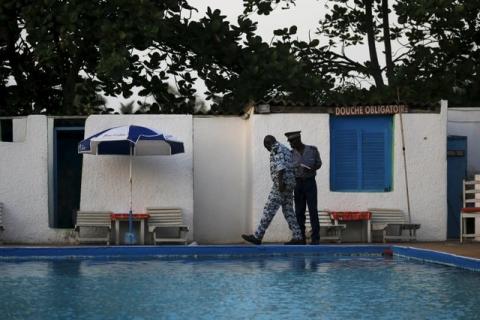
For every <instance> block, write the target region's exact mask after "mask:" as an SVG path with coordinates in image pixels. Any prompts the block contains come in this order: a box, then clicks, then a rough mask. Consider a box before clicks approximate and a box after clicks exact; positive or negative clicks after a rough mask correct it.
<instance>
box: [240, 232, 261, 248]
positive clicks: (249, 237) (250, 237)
mask: <svg viewBox="0 0 480 320" xmlns="http://www.w3.org/2000/svg"><path fill="white" fill-rule="evenodd" d="M242 238H243V240H245V241H248V242H250V243H253V244H257V245H258V244H262V240H260V239H257V238H256V237H255V236H254V235H253V234H242Z"/></svg>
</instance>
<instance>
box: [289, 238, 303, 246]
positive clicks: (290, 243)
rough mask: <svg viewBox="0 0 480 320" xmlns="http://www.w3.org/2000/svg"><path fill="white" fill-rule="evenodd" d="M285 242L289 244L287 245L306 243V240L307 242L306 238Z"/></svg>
mask: <svg viewBox="0 0 480 320" xmlns="http://www.w3.org/2000/svg"><path fill="white" fill-rule="evenodd" d="M284 244H285V245H287V246H289V245H303V244H306V242H305V240H304V239H292V240H290V241H288V242H285V243H284Z"/></svg>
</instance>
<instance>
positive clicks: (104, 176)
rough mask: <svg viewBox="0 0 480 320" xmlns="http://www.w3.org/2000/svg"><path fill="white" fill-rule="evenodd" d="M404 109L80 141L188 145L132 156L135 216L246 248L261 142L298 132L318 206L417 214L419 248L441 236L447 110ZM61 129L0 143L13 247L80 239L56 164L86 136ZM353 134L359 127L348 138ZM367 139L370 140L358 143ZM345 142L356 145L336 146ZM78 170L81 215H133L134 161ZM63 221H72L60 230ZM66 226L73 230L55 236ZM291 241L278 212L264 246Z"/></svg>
mask: <svg viewBox="0 0 480 320" xmlns="http://www.w3.org/2000/svg"><path fill="white" fill-rule="evenodd" d="M406 108H407V109H405V110H400V109H398V106H387V107H385V106H372V107H370V106H360V107H349V108H344V109H337V110H336V109H335V108H305V107H304V108H290V107H285V106H275V105H272V106H270V108H269V109H270V110H268V108H266V109H265V108H258V109H257V111H260V112H268V113H254V112H253V111H251V112H250V113H249V114H247V115H246V116H244V117H236V116H235V117H234V116H191V115H95V116H90V117H89V118H88V119H87V120H86V121H85V127H84V135H85V136H89V135H91V134H93V133H95V132H98V131H99V130H102V129H107V128H110V127H113V126H118V125H126V124H137V125H143V126H148V127H152V128H156V129H158V130H160V131H164V132H167V133H169V134H172V135H174V136H176V137H177V138H179V139H180V140H182V141H183V142H184V144H185V153H184V154H180V155H175V156H172V157H144V158H142V157H139V158H136V159H135V161H134V168H133V171H134V181H133V209H134V211H136V212H143V211H144V209H145V207H147V206H164V207H180V208H182V210H183V212H184V216H185V222H186V223H187V224H188V225H189V226H190V230H191V231H190V233H189V239H190V240H195V241H197V242H198V243H240V242H242V241H241V238H240V235H241V234H242V233H251V232H253V231H254V229H255V227H256V225H257V223H258V221H259V220H260V217H261V213H262V210H263V206H264V203H265V200H266V197H267V195H268V192H269V191H270V187H271V180H270V176H269V164H268V161H269V157H268V153H267V151H266V150H265V149H264V147H263V137H264V136H265V135H267V134H272V135H274V136H276V137H277V139H278V140H279V141H280V142H282V143H285V144H286V139H285V136H284V133H285V132H287V131H295V130H301V131H302V139H303V142H304V143H306V144H312V145H315V146H317V147H318V149H319V151H320V155H321V158H322V161H323V166H322V168H321V169H320V170H319V171H318V174H317V186H318V204H319V209H329V210H335V211H364V210H367V209H368V208H373V207H376V208H395V209H402V210H404V211H405V212H408V208H410V215H411V220H412V222H414V223H420V224H421V229H420V230H419V231H418V236H417V237H418V240H429V241H436V240H438V241H440V240H445V239H446V228H447V200H446V199H447V191H446V184H447V177H446V171H447V160H446V139H447V104H446V102H444V101H442V102H441V104H440V106H438V107H435V108H431V109H422V108H415V107H412V106H406ZM293 111H296V112H297V113H292V112H293ZM399 111H401V112H405V113H403V114H402V115H400V114H398V112H399ZM335 113H337V115H335ZM342 114H343V115H342ZM374 119H376V120H374ZM62 121H64V122H65V121H66V120H62V119H54V118H50V117H45V116H29V117H26V118H18V119H14V120H13V128H12V139H11V140H13V141H10V142H0V155H1V156H0V202H3V203H4V213H3V215H4V218H3V221H4V225H5V231H4V232H3V239H4V241H5V242H6V243H73V242H74V241H75V234H74V231H73V229H72V228H71V227H70V228H69V227H68V225H69V224H72V218H71V217H72V215H73V212H62V211H61V210H60V209H59V208H62V206H61V204H59V199H58V198H59V196H58V195H59V194H60V193H62V192H64V193H68V192H69V191H68V190H69V188H70V187H69V181H73V178H72V180H69V178H66V173H70V174H71V173H72V172H70V171H72V170H70V171H69V170H68V168H66V169H65V168H64V167H62V166H65V164H68V163H70V162H69V160H68V157H67V158H66V160H65V159H63V160H62V159H60V158H59V157H61V153H62V151H61V150H62V149H59V146H60V145H61V143H62V141H67V142H68V141H70V140H69V139H73V140H74V139H75V137H73V136H72V134H73V133H72V132H83V128H79V127H78V126H76V124H75V123H73V124H70V127H69V126H68V125H65V123H63V122H62ZM372 121H373V122H372ZM74 122H75V121H74ZM69 128H70V129H69ZM349 128H353V129H355V130H353V131H352V130H346V129H349ZM379 128H380V129H379ZM402 128H403V130H402ZM377 129H378V130H377ZM78 130H82V131H78ZM402 131H403V134H404V141H405V150H406V152H405V155H406V157H405V159H404V157H403V152H402V150H403V146H402ZM364 134H366V135H367V136H365V138H364V139H365V140H361V139H363V138H362V137H364V136H363V135H364ZM346 136H347V137H349V138H348V139H350V140H348V139H347V141H350V142H349V143H350V144H348V143H347V144H344V142H342V141H344V140H342V139H340V138H342V137H343V138H345V137H346ZM379 137H382V138H381V139H380V138H379ZM76 138H77V139H78V137H76ZM352 139H353V140H352ZM358 139H360V140H358ZM362 141H376V142H375V143H374V144H371V143H369V142H368V143H367V142H362ZM352 143H353V144H352ZM66 145H68V143H66ZM70 145H72V144H71V143H70ZM355 146H356V147H355ZM65 148H66V147H65ZM355 148H357V149H355ZM64 150H66V149H64ZM59 154H60V155H59ZM349 157H350V158H349ZM372 157H373V158H372ZM379 157H380V158H379ZM333 158H335V159H336V160H335V161H332V159H333ZM352 159H356V160H357V162H358V163H356V164H355V165H354V166H353V167H352V166H349V163H350V162H349V161H350V160H352ZM379 159H380V160H379ZM62 161H63V162H62ZM61 163H63V165H61ZM405 163H406V166H405V165H404V164H405ZM67 167H68V165H67ZM352 170H354V171H352ZM73 171H75V170H73ZM77 171H78V170H77ZM59 172H61V173H62V175H63V176H60V175H59ZM65 172H66V173H65ZM81 172H82V176H81V179H80V178H78V180H79V181H81V193H80V195H81V196H80V199H79V204H80V209H81V210H109V211H113V212H126V211H127V209H128V194H129V183H128V159H126V158H125V157H118V156H89V155H86V156H84V158H83V167H82V170H81ZM352 172H353V173H352ZM73 173H75V172H73ZM345 177H347V178H345ZM406 177H407V178H408V195H409V202H408V201H407V184H406V180H407V179H406ZM79 183H80V182H79ZM65 186H66V187H65ZM72 188H73V187H72ZM73 189H74V188H73ZM73 189H72V190H73ZM77 201H78V200H77ZM408 203H409V205H408ZM62 217H63V218H65V217H66V218H65V219H64V220H63V222H62V219H63V218H62ZM61 225H63V226H64V227H65V226H67V228H58V226H61ZM363 233H364V231H363V229H362V226H361V225H360V224H355V223H352V224H349V225H348V227H347V233H346V235H345V240H346V241H361V240H365V238H364V234H363ZM289 238H290V231H289V230H288V228H287V225H286V223H285V221H284V218H283V215H282V213H281V212H278V214H277V216H276V217H275V218H274V220H273V223H272V225H271V226H270V228H269V229H268V231H267V233H266V236H265V239H264V240H265V241H267V242H268V241H272V242H277V241H286V240H288V239H289Z"/></svg>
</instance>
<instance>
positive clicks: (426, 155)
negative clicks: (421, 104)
mask: <svg viewBox="0 0 480 320" xmlns="http://www.w3.org/2000/svg"><path fill="white" fill-rule="evenodd" d="M251 121H252V131H251V135H250V138H251V141H250V143H251V146H252V159H251V162H252V166H253V168H252V176H253V184H252V188H251V197H252V219H251V223H250V225H249V226H248V227H249V231H251V232H253V231H254V230H255V227H256V225H257V223H258V221H259V220H260V217H261V214H262V210H263V206H264V203H265V201H266V198H267V195H268V192H269V191H270V187H271V184H272V183H271V180H270V176H269V165H268V161H269V158H268V152H267V151H266V150H265V149H264V147H263V144H262V141H263V137H264V136H265V135H267V134H272V135H274V136H275V137H276V138H277V140H279V141H280V142H281V143H284V144H286V145H287V146H288V143H287V141H286V139H285V136H284V133H285V132H288V131H294V130H301V131H302V140H303V142H304V143H306V144H312V145H315V146H317V147H318V148H319V151H320V156H321V158H322V161H323V166H322V168H321V169H320V170H319V171H318V172H317V186H318V207H319V209H329V210H338V211H341V210H345V211H347V210H366V209H368V208H373V207H376V208H397V209H402V210H404V211H405V212H407V196H406V188H405V173H404V172H405V171H404V162H403V155H402V146H401V130H400V116H399V115H396V116H394V156H393V157H394V167H393V174H394V176H393V182H394V184H393V191H391V192H385V193H383V192H382V193H376V192H368V193H362V192H358V193H352V192H332V191H330V186H329V175H330V159H329V153H330V135H329V115H328V114H267V115H254V116H253V119H252V120H251ZM403 124H404V132H405V141H406V143H405V145H406V156H407V168H408V170H407V174H408V182H409V194H410V204H411V205H410V207H411V217H412V221H413V222H415V223H420V224H422V226H421V229H420V230H419V232H418V239H419V240H445V239H446V220H447V207H446V203H447V202H446V195H447V192H446V190H447V187H446V184H447V175H446V171H447V160H446V102H442V109H441V113H440V114H404V115H403ZM290 236H291V233H290V231H289V229H288V226H287V224H286V222H285V219H284V218H283V214H282V213H281V211H279V212H278V213H277V215H276V216H275V218H274V220H273V222H272V225H271V226H270V228H269V229H268V230H267V233H266V235H265V238H264V240H265V241H275V242H276V241H286V240H288V239H289V238H290Z"/></svg>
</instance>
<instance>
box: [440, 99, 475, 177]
mask: <svg viewBox="0 0 480 320" xmlns="http://www.w3.org/2000/svg"><path fill="white" fill-rule="evenodd" d="M447 133H448V135H456V136H467V173H468V176H469V177H471V178H473V175H474V174H475V173H479V172H480V145H479V144H478V141H480V108H449V109H448V127H447Z"/></svg>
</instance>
